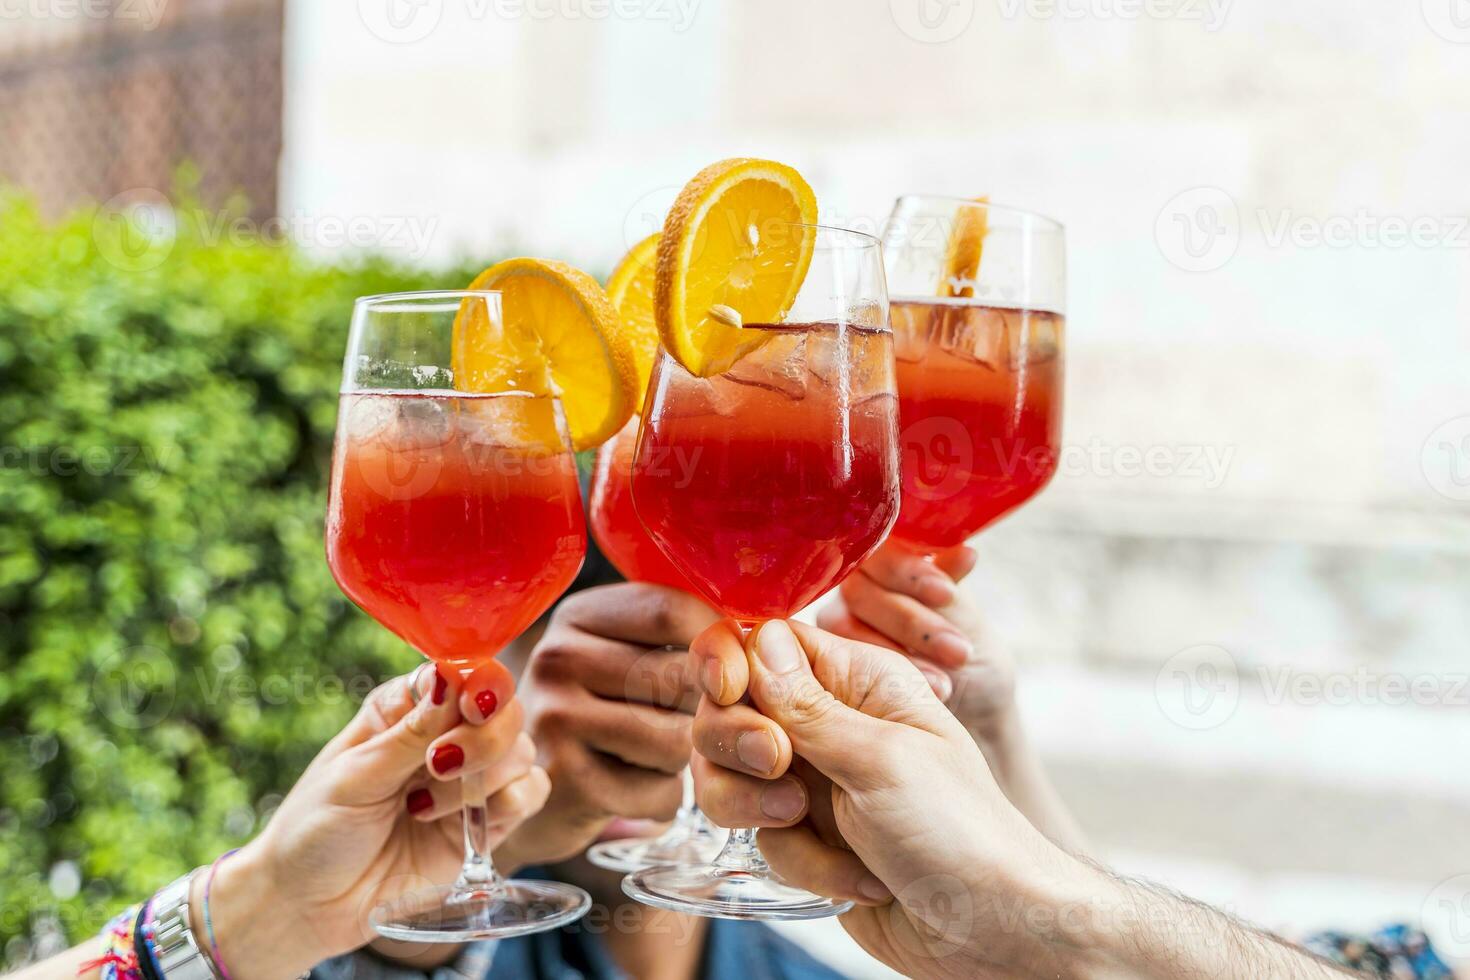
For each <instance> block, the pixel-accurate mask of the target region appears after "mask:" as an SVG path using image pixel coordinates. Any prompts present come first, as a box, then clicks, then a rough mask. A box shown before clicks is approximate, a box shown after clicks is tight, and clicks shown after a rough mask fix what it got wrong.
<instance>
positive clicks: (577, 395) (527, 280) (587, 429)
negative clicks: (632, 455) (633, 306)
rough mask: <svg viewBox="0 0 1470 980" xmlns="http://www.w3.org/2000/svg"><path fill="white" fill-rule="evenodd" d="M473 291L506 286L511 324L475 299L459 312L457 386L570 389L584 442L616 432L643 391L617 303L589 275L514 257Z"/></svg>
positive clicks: (575, 439)
mask: <svg viewBox="0 0 1470 980" xmlns="http://www.w3.org/2000/svg"><path fill="white" fill-rule="evenodd" d="M469 288H470V289H494V290H498V291H499V292H500V294H501V326H502V329H501V330H499V331H496V330H493V329H492V328H491V324H490V323H489V322H488V318H487V317H486V315H485V312H484V310H483V309H482V308H481V307H479V306H478V305H474V304H466V305H465V306H464V307H462V308H461V309H460V312H459V315H458V316H456V317H455V320H454V338H453V345H454V349H453V351H452V364H453V367H454V385H455V388H457V389H459V390H461V391H475V392H493V391H511V390H520V391H532V392H545V393H547V394H555V395H558V396H560V398H561V403H562V410H563V411H564V412H565V413H566V419H567V429H568V430H569V432H570V435H571V438H572V447H573V448H574V449H578V450H581V449H590V448H592V447H593V446H596V445H599V444H601V443H603V442H606V441H607V440H608V439H611V438H612V437H613V436H614V435H616V434H617V432H618V430H619V429H621V428H622V427H623V425H624V424H625V423H626V422H627V421H628V419H629V418H630V417H631V416H632V414H633V411H634V409H635V408H636V407H637V402H638V399H639V397H640V396H641V394H642V392H641V391H640V390H639V388H638V372H637V370H636V368H635V367H634V363H633V349H632V345H631V344H630V343H629V341H628V338H627V337H626V336H625V335H624V333H623V329H622V326H621V324H620V323H619V321H618V313H617V310H616V309H614V308H613V305H612V302H611V301H610V300H609V299H608V298H607V294H606V293H605V292H603V290H602V287H601V286H599V285H598V284H597V280H596V279H593V278H592V277H591V276H589V275H588V274H587V273H585V272H582V271H581V270H580V269H575V268H573V267H572V266H570V265H567V264H566V263H565V262H556V261H552V260H550V259H525V258H518V259H506V260H505V261H504V262H497V263H496V264H495V265H492V266H491V267H490V268H488V269H486V270H485V271H484V272H482V273H480V274H479V275H478V276H476V277H475V281H474V282H472V283H470V285H469Z"/></svg>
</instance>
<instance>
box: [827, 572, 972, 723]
mask: <svg viewBox="0 0 1470 980" xmlns="http://www.w3.org/2000/svg"><path fill="white" fill-rule="evenodd" d="M817 626H818V627H820V628H821V629H824V630H826V631H827V632H828V633H834V634H836V635H837V636H845V637H847V638H848V639H849V640H857V641H858V642H859V643H871V644H873V645H874V646H880V647H886V648H887V649H889V650H893V651H895V652H897V653H902V654H904V655H905V656H907V651H905V650H903V649H902V648H900V647H899V646H898V645H897V644H895V643H894V642H893V641H892V640H890V639H889V638H888V637H886V636H884V635H883V634H882V633H879V632H878V631H877V630H875V629H873V628H872V627H871V626H869V625H868V624H866V623H864V622H863V621H862V620H860V619H858V618H856V617H855V616H853V615H852V613H850V612H848V610H847V604H846V603H845V602H843V600H842V596H840V595H838V596H834V597H833V599H832V601H831V602H829V603H828V604H827V605H825V606H823V607H822V609H821V611H819V612H818V613H817ZM909 662H910V663H912V664H913V665H914V666H915V667H917V668H919V673H921V674H923V675H924V679H925V680H926V681H928V682H929V689H930V690H931V691H933V692H934V696H935V697H937V698H938V699H939V700H941V701H945V702H948V701H949V699H950V697H951V696H952V695H953V694H954V680H953V679H952V678H951V677H950V676H949V674H948V673H946V672H945V671H944V670H942V669H941V668H939V667H937V666H935V665H934V664H932V663H930V662H929V661H927V660H924V659H922V658H919V657H912V658H910V660H909Z"/></svg>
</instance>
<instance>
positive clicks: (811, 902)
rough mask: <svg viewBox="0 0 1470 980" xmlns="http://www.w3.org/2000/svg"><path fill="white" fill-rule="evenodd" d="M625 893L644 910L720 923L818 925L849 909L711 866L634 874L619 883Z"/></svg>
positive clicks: (756, 874) (764, 878)
mask: <svg viewBox="0 0 1470 980" xmlns="http://www.w3.org/2000/svg"><path fill="white" fill-rule="evenodd" d="M623 891H624V892H626V893H627V895H628V897H629V898H633V899H636V900H638V901H640V902H642V903H643V904H645V905H653V906H656V907H657V908H661V909H672V910H673V911H675V912H689V913H692V914H694V915H709V916H714V917H716V918H720V919H822V918H826V917H827V916H830V915H841V914H842V913H843V912H846V911H847V910H848V909H850V908H852V903H851V902H839V901H836V900H834V899H830V898H823V897H822V896H821V895H814V894H812V893H811V892H809V891H806V890H804V889H801V888H793V887H792V886H790V885H788V884H786V883H785V882H783V881H781V880H780V879H779V878H777V877H775V876H774V875H772V874H771V873H770V872H768V871H746V870H736V869H732V868H721V867H718V866H715V865H703V866H698V867H659V868H647V869H645V870H643V871H636V872H634V873H633V874H630V875H628V877H626V878H624V879H623Z"/></svg>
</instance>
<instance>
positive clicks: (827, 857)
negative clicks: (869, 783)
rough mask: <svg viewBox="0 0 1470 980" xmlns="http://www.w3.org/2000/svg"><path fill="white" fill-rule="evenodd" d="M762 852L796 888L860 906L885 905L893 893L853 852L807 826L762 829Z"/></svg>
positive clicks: (775, 868)
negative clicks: (832, 843)
mask: <svg viewBox="0 0 1470 980" xmlns="http://www.w3.org/2000/svg"><path fill="white" fill-rule="evenodd" d="M760 848H761V853H762V854H764V855H765V856H766V860H767V861H768V862H769V863H770V865H771V870H773V871H775V872H776V873H777V874H778V875H780V876H781V878H782V879H783V880H785V881H786V882H788V883H789V884H792V885H795V886H796V887H797V888H805V889H806V890H807V891H811V892H815V893H817V894H818V895H826V896H828V897H829V898H837V899H846V900H848V901H852V902H857V903H858V904H860V905H886V904H888V903H889V902H891V901H893V893H892V892H890V891H889V890H888V888H887V886H886V885H884V884H883V882H882V881H880V880H879V879H878V876H877V875H875V874H873V873H872V872H871V871H869V870H868V869H867V867H866V866H865V865H864V864H863V862H862V860H861V859H860V858H859V857H858V856H857V855H856V854H854V853H853V852H852V851H849V850H848V849H846V848H844V847H834V846H832V845H830V844H826V843H823V842H822V841H821V840H820V839H818V837H817V835H816V833H815V832H813V830H812V828H811V827H809V826H806V825H804V824H803V825H802V826H799V827H790V828H786V829H772V830H762V831H761V832H760Z"/></svg>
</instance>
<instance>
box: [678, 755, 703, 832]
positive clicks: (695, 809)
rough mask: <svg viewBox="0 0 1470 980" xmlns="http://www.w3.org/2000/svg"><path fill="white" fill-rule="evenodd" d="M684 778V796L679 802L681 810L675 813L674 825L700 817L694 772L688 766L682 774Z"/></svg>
mask: <svg viewBox="0 0 1470 980" xmlns="http://www.w3.org/2000/svg"><path fill="white" fill-rule="evenodd" d="M680 775H681V777H682V778H683V780H684V798H683V799H682V800H681V801H680V803H679V812H678V813H676V814H674V826H676V827H677V826H680V825H682V824H687V823H690V822H692V821H695V820H698V819H699V804H698V803H696V802H695V801H694V772H693V770H691V769H690V768H689V767H688V766H685V767H684V771H683V773H681V774H680Z"/></svg>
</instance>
